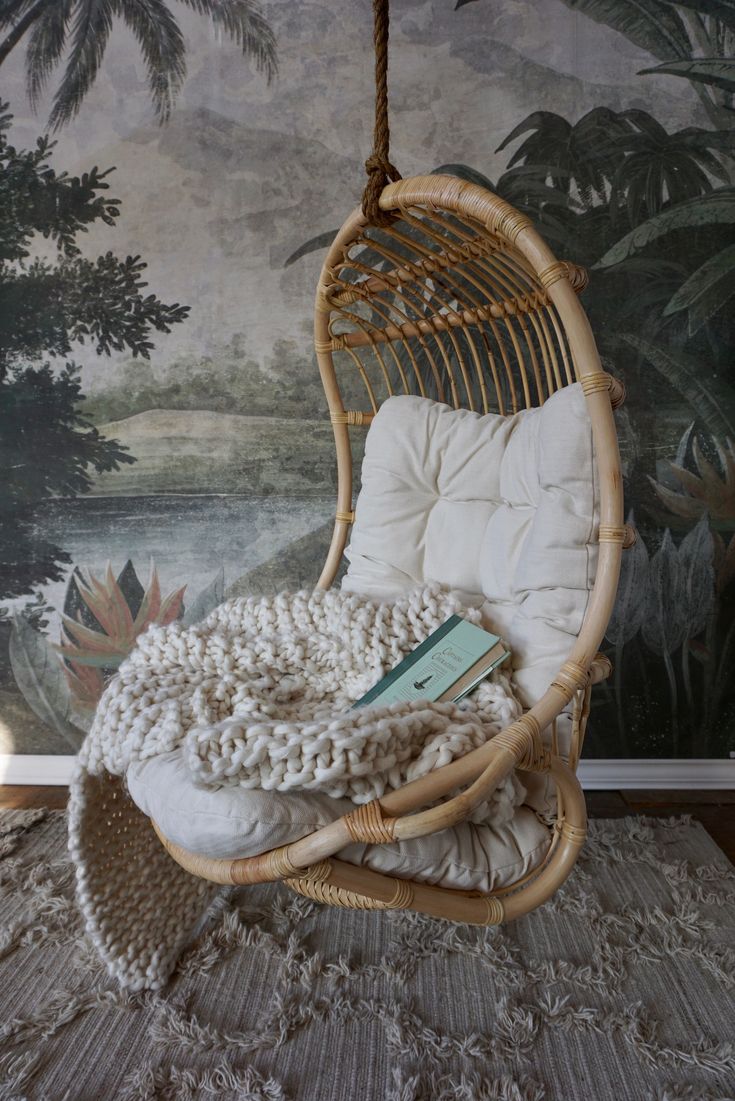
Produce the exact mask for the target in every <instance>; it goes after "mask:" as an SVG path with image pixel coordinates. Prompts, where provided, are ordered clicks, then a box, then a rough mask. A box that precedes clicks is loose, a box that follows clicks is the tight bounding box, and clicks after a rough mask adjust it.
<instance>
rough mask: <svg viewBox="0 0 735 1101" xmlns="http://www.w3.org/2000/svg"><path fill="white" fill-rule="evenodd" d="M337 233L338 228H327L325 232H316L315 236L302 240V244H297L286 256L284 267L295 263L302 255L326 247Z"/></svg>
mask: <svg viewBox="0 0 735 1101" xmlns="http://www.w3.org/2000/svg"><path fill="white" fill-rule="evenodd" d="M337 233H338V230H336V229H328V230H327V231H326V232H325V233H317V235H316V237H310V238H309V240H308V241H304V243H303V245H299V247H298V248H297V249H296V251H295V252H292V253H291V255H290V256H289V257H287V259H286V260H285V261H284V264H283V266H284V268H288V267H290V266H291V264H295V263H296V261H297V260H300V259H301V257H302V256H308V255H309V253H310V252H318V251H319V249H323V248H327V247H328V246H329V245H331V243H332V241H333V240H334V238H335V237H336V236H337Z"/></svg>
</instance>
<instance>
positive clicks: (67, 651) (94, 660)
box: [54, 563, 186, 702]
mask: <svg viewBox="0 0 735 1101" xmlns="http://www.w3.org/2000/svg"><path fill="white" fill-rule="evenodd" d="M75 582H76V585H77V587H78V589H79V595H80V596H81V598H82V601H83V602H84V604H85V605H86V608H87V610H88V611H89V612H90V613H91V614H92V615H93V616H94V621H95V626H92V627H89V626H87V625H86V623H85V622H83V619H84V617H83V616H82V614H81V612H80V611H78V612H77V614H76V617H75V618H72V617H71V616H69V615H62V617H61V622H62V634H61V642H60V644H59V645H58V646H55V647H54V649H56V650H57V651H58V652H59V654H60V655H61V657H62V658H63V659H64V660H65V662H66V663H67V665H68V667H69V669H70V670H72V671H73V670H74V668H75V667H76V666H86V667H90V668H92V669H98V670H107V671H109V670H113V669H116V668H117V667H118V666H119V665H120V663H121V662H122V661H124V659H125V658H126V657H127V656H128V654H129V653H130V651H131V650H132V648H133V646H134V645H135V640H136V639H137V637H138V635H140V634H142V633H143V631H145V630H146V628H147V627H149V626H150V625H151V624H153V623H155V624H158V625H159V626H166V625H167V624H169V623H172V622H173V620H175V619H177V618H178V617H179V616H180V614H181V609H182V606H183V599H184V591H185V589H186V586H185V585H184V586H182V588H180V589H176V590H175V591H174V592H171V593H169V594H168V595H167V596H166V597H164V598H162V597H161V587H160V583H159V580H158V571H157V570H156V568H155V566H153V565H152V566H151V576H150V580H149V582H148V587H147V588H146V589H145V591H144V592H143V595H142V597H141V598H140V601H139V606H138V611H137V614H136V616H135V619H133V616H132V613H131V609H130V607H129V606H128V603H127V600H126V597H125V593H124V592H123V590H122V588H121V587H120V584H119V581H118V580H117V579H116V578H115V575H114V574H113V572H112V568H111V566H110V564H109V563H108V565H107V569H106V571H105V577H104V580H101V579H100V578H98V577H97V576H96V575H95V574H94V573H93V572H92V571H91V570H89V571H87V573H86V575H85V574H82V573H81V572H80V574H79V576H77V577H76V578H75ZM97 628H99V629H97ZM76 676H77V680H74V679H73V678H70V683H71V685H72V689H73V690H74V691H75V692H76V689H77V688H78V687H79V685H78V683H77V681H78V680H79V679H80V678H79V675H78V673H77V674H76ZM90 683H91V680H90ZM85 684H86V682H85ZM82 687H85V686H82ZM75 698H76V697H75ZM80 702H82V701H80Z"/></svg>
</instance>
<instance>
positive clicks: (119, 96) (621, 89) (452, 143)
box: [2, 0, 706, 386]
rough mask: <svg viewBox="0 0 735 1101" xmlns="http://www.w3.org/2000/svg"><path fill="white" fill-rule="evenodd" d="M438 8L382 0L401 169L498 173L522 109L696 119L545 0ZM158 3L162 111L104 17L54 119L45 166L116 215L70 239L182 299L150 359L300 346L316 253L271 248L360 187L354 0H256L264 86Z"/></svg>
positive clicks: (127, 46)
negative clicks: (181, 73)
mask: <svg viewBox="0 0 735 1101" xmlns="http://www.w3.org/2000/svg"><path fill="white" fill-rule="evenodd" d="M453 6H454V4H453V0H434V2H433V3H431V2H428V3H427V2H412V0H394V4H393V9H394V10H393V39H392V46H393V52H392V72H391V95H392V108H393V116H392V120H393V150H394V160H395V162H396V163H397V164H398V166H399V167H400V169H401V170H402V172H403V173H404V175H407V174H410V173H414V172H420V171H425V170H429V169H431V168H433V167H435V166H436V165H438V164H440V163H444V162H447V161H463V162H465V163H468V164H471V165H473V166H474V167H476V168H479V169H480V170H482V171H483V172H485V173H487V174H488V175H490V176H491V177H494V176H497V174H498V173H499V172H500V171H501V170H502V169H503V168H504V167H505V164H506V161H507V153H503V154H501V155H500V156H497V155H495V154H494V152H493V151H494V150H495V148H496V147H497V145H498V144H499V142H500V141H501V140H502V138H503V137H505V135H506V134H507V133H508V132H509V131H510V130H511V129H512V127H513V126H515V125H516V124H517V123H518V122H519V121H520V120H521V119H522V118H523V117H524V116H525V115H526V114H528V113H529V112H530V111H532V110H536V109H539V108H543V109H547V110H555V111H558V112H559V113H561V114H564V115H566V116H567V117H570V118H577V117H579V116H580V115H581V114H583V113H584V112H585V111H587V110H589V109H590V108H592V107H594V106H598V105H602V104H604V105H606V106H609V107H612V108H614V109H620V108H621V107H625V106H641V107H644V108H645V109H647V110H650V111H651V112H652V113H654V114H655V115H656V116H657V117H658V118H659V119H660V120H661V121H662V122H665V123H668V124H672V125H673V124H675V125H681V126H684V125H690V124H692V123H703V122H706V120H704V119H703V118H702V117H701V113H700V109H699V106H698V103H697V100H696V97H695V96H694V94H693V92H692V91H691V89H690V88H689V86H688V85H686V84H685V83H684V82H683V81H681V82H680V81H676V80H674V79H673V78H661V77H650V76H645V77H640V76H637V75H636V73H637V71H638V70H639V69H641V68H643V67H644V66H645V64H647V63H648V62H649V61H650V58H649V56H648V55H647V54H645V53H644V52H642V51H639V50H637V49H635V48H634V47H633V46H632V45H631V44H630V43H629V42H627V41H626V40H625V39H624V38H623V37H622V36H620V35H618V34H615V33H614V32H612V31H609V30H607V29H606V28H604V27H602V26H600V25H599V24H596V23H594V22H592V21H591V20H589V19H587V18H585V17H583V16H579V15H576V14H575V13H573V12H571V11H570V10H569V9H568V8H566V7H565V6H564V5H563V4H562V3H561V2H560V0H539V2H536V3H534V2H532V0H502V3H500V2H499V0H496V2H493V0H478V2H477V3H475V4H469V5H467V6H466V7H464V8H462V9H461V10H460V11H459V12H455V11H453ZM175 7H176V8H177V15H180V17H181V23H182V26H183V27H184V30H185V33H186V35H187V39H188V42H189V58H188V65H189V75H188V79H187V82H186V85H185V88H184V90H183V93H182V95H181V97H180V100H179V104H178V108H177V110H176V112H175V114H174V117H173V119H172V122H171V123H170V125H169V126H168V127H166V128H163V129H161V128H159V127H158V126H156V125H155V123H154V122H153V121H152V111H151V108H150V104H149V100H148V95H147V92H146V88H145V73H144V67H143V62H142V60H141V58H140V55H139V53H138V51H137V48H136V47H135V45H134V43H133V40H132V38H131V37H130V36H129V35H128V33H127V31H126V30H125V29H123V28H122V27H121V28H119V29H118V30H117V31H116V33H115V34H114V35H113V39H112V45H111V47H110V49H109V51H108V53H107V55H106V57H105V60H104V64H103V70H102V74H101V76H100V78H99V79H98V81H97V84H96V86H95V88H94V89H93V91H92V93H91V94H90V95H89V97H88V99H87V100H86V101H85V104H84V106H83V108H82V111H81V114H80V116H79V118H78V119H77V120H76V121H75V122H74V123H73V124H72V125H71V126H69V127H67V128H66V129H65V130H64V131H63V132H62V133H61V134H60V135H59V146H58V150H57V154H56V164H57V166H58V167H66V168H69V169H71V170H75V171H82V170H83V169H84V168H87V167H89V166H90V165H91V164H98V165H100V166H101V167H107V166H108V165H115V166H116V167H117V171H116V172H115V174H114V176H113V177H112V188H113V192H114V193H115V194H116V195H117V196H118V197H119V198H121V199H122V201H123V215H122V217H121V219H120V222H119V224H118V226H117V227H116V229H114V230H109V229H107V228H102V229H100V230H97V229H95V230H94V232H93V233H92V234H90V236H89V240H88V241H87V246H86V250H85V251H88V252H89V253H90V254H93V253H97V252H100V251H105V250H107V249H108V248H111V249H113V250H115V251H116V252H118V253H119V254H124V253H138V252H139V253H142V255H143V257H144V259H146V260H147V261H148V264H149V276H150V280H149V281H150V286H151V289H153V290H155V291H156V293H158V294H160V295H161V296H162V297H163V298H165V299H167V300H169V301H170V300H174V299H176V300H178V301H181V302H186V303H189V304H191V305H192V314H191V318H190V319H189V320H188V321H187V322H186V323H185V324H183V325H180V326H177V328H176V330H175V332H174V333H172V334H171V335H170V336H168V337H165V338H161V339H160V342H159V346H158V348H157V349H156V352H155V360H156V361H157V362H158V363H159V364H164V363H167V362H170V361H171V360H172V359H174V358H176V357H178V356H180V355H183V354H187V355H192V354H193V355H200V354H210V355H211V354H215V355H216V349H217V348H218V347H219V346H221V345H223V344H224V343H226V342H227V341H228V340H229V339H230V338H231V337H232V336H233V335H234V334H235V333H244V334H245V338H246V343H247V347H248V349H249V350H250V351H251V352H252V354H253V356H254V357H259V358H266V357H267V356H268V354H269V353H270V352H271V349H272V347H273V344H274V341H275V340H276V339H277V338H278V337H288V338H292V339H295V340H299V341H302V342H304V343H305V344H307V345H308V342H309V341H310V333H311V303H312V297H313V288H314V282H315V279H316V275H317V272H318V269H319V263H320V261H319V257H318V256H311V257H308V258H306V259H305V260H303V261H301V262H299V263H298V264H296V265H294V266H293V267H291V268H289V269H287V270H286V271H284V270H283V267H282V264H283V260H284V258H285V257H286V256H287V255H288V254H289V253H290V252H291V251H292V250H293V249H294V248H296V247H297V246H298V245H299V244H300V243H301V242H302V241H303V240H305V239H306V238H308V237H310V236H312V235H313V234H315V233H318V232H320V231H323V230H327V229H330V228H333V227H336V226H337V225H338V224H339V222H340V221H341V220H342V219H343V218H344V217H345V216H346V214H347V213H348V211H349V210H350V208H351V207H352V206H353V205H354V204H355V202H356V201H357V200H358V198H359V194H360V189H361V183H362V177H361V163H362V161H363V160H364V157H365V156H366V155H367V153H368V152H369V147H370V135H371V126H372V119H371V112H372V56H371V51H370V45H369V44H370V34H371V32H370V6H369V4H368V3H367V2H366V0H361V2H359V3H358V2H357V0H349V2H342V3H339V2H338V0H333V3H331V4H324V3H315V2H311V0H305V2H300V3H298V4H296V3H294V2H293V0H274V2H271V3H268V4H267V5H266V6H265V10H266V13H267V15H268V18H269V19H270V21H271V24H272V26H273V28H274V30H275V32H276V35H277V37H278V46H279V56H280V75H279V77H278V78H277V80H275V81H274V82H273V83H272V84H271V86H270V87H269V86H268V85H267V84H266V82H265V80H264V79H263V78H261V77H260V76H259V75H257V74H256V73H255V72H254V71H253V70H252V69H251V67H250V66H249V65H248V64H247V63H246V62H244V61H243V59H242V58H241V55H240V53H239V51H238V49H237V48H236V47H235V46H234V45H232V44H231V43H229V42H227V41H225V42H223V41H218V40H217V39H216V38H215V37H213V34H212V32H211V28H210V27H209V25H208V24H207V23H206V22H205V21H204V20H202V19H199V18H198V17H196V16H195V15H193V14H192V13H190V12H188V11H186V9H184V8H183V7H180V6H179V5H175ZM22 57H23V54H22V51H17V52H16V55H15V56H14V57H12V58H11V60H10V62H9V63H8V65H7V66H6V68H5V69H4V72H3V78H4V79H3V87H2V94H3V96H4V97H6V98H8V99H9V100H10V102H11V108H12V110H13V111H14V113H15V115H16V119H17V126H16V129H15V132H14V138H15V140H16V141H18V142H21V141H23V142H30V141H33V140H34V138H35V136H36V134H37V133H38V132H39V131H40V130H41V129H42V124H43V120H44V118H45V112H44V109H43V108H41V110H40V111H39V114H38V117H35V118H34V117H33V116H32V115H31V113H30V111H29V108H28V106H27V102H26V100H25V95H24V91H23V76H22ZM52 87H53V82H52ZM83 361H84V364H85V378H86V384H87V385H88V386H90V385H94V383H95V382H96V381H97V380H99V379H101V378H102V377H104V375H105V374H107V370H108V367H107V366H105V365H103V364H100V363H99V362H98V361H96V359H95V358H94V357H93V356H92V355H89V356H87V357H84V360H83Z"/></svg>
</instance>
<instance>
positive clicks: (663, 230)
mask: <svg viewBox="0 0 735 1101" xmlns="http://www.w3.org/2000/svg"><path fill="white" fill-rule="evenodd" d="M733 222H735V188H732V187H721V188H718V189H717V190H716V191H710V192H709V194H707V195H697V196H696V197H695V198H693V199H687V200H686V202H683V203H677V204H676V206H672V207H669V208H668V209H667V210H662V211H661V212H660V213H659V214H656V215H654V217H653V218H649V219H648V220H647V221H646V222H644V223H643V225H640V226H637V227H636V228H635V229H632V230H631V231H630V233H626V235H625V236H624V237H622V238H621V239H620V240H619V241H618V242H616V244H614V245H613V247H612V248H611V249H608V251H607V252H606V253H605V255H604V256H602V257H601V258H600V259H599V260H598V261H597V263H596V264H594V265H593V267H595V268H610V267H612V266H613V265H614V264H619V263H620V262H621V260H626V259H627V258H628V257H629V256H634V255H635V254H636V253H637V252H640V251H641V250H642V249H644V248H647V247H648V245H650V244H651V243H652V242H653V241H656V240H657V239H658V238H659V237H663V236H664V235H665V234H667V233H670V232H671V231H672V230H675V229H697V228H698V227H699V226H707V225H731V224H732V223H733Z"/></svg>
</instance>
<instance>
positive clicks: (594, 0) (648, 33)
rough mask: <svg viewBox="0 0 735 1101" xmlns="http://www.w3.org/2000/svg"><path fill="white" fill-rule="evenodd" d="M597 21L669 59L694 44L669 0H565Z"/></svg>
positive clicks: (662, 57)
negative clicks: (667, 0)
mask: <svg viewBox="0 0 735 1101" xmlns="http://www.w3.org/2000/svg"><path fill="white" fill-rule="evenodd" d="M563 2H564V3H565V4H566V6H567V7H568V8H571V9H572V10H573V11H579V12H582V13H583V14H584V15H587V16H589V18H590V19H594V20H595V22H596V23H605V24H606V25H607V26H608V27H612V28H613V30H616V31H619V32H620V33H621V34H624V35H625V37H626V38H627V39H629V41H630V42H634V43H635V45H636V46H640V47H641V49H643V50H647V51H648V53H651V54H653V56H654V57H659V58H661V60H662V61H666V60H668V59H669V58H671V57H688V56H689V54H690V53H691V49H692V44H691V42H690V40H689V35H688V34H687V31H686V27H685V25H684V22H683V20H682V18H681V16H680V15H679V13H678V12H677V11H676V9H675V8H674V7H672V5H671V4H669V3H666V0H563Z"/></svg>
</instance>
